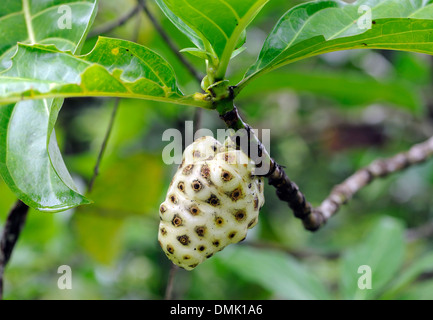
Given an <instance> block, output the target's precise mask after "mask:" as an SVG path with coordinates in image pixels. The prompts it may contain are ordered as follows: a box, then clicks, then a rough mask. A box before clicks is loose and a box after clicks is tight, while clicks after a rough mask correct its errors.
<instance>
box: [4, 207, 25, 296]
mask: <svg viewBox="0 0 433 320" xmlns="http://www.w3.org/2000/svg"><path fill="white" fill-rule="evenodd" d="M28 211H29V207H28V206H27V205H26V204H24V203H23V202H21V201H20V200H18V201H17V202H16V203H15V205H14V207H13V208H12V210H11V211H10V212H9V215H8V217H7V220H6V223H5V226H4V229H3V234H2V237H1V240H0V300H1V299H3V277H4V272H5V268H6V265H7V264H8V262H9V260H10V258H11V255H12V251H13V249H14V248H15V244H16V243H17V241H18V238H19V236H20V234H21V230H22V229H23V227H24V225H25V223H26V219H27V214H28Z"/></svg>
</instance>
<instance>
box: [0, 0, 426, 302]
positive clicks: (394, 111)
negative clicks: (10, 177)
mask: <svg viewBox="0 0 433 320" xmlns="http://www.w3.org/2000/svg"><path fill="white" fill-rule="evenodd" d="M148 2H149V9H150V11H151V12H152V13H153V15H154V16H155V17H156V18H157V20H158V21H159V22H160V23H161V24H162V25H163V27H164V29H165V30H166V32H167V33H168V34H169V35H170V36H171V37H172V39H173V40H174V42H175V43H176V44H177V45H178V46H179V48H185V47H191V46H192V44H191V43H189V41H188V39H187V38H186V37H185V36H183V35H182V34H181V33H180V32H179V31H178V30H177V29H176V28H175V27H174V26H173V25H171V23H170V22H169V21H168V20H167V19H166V18H165V16H164V15H163V14H162V13H161V11H160V10H159V8H158V7H157V6H156V5H155V4H154V2H153V1H148ZM300 2H302V1H289V0H272V1H270V3H268V5H267V6H266V7H265V8H264V9H263V11H262V12H261V13H260V14H259V15H258V17H257V18H256V19H255V21H254V22H253V24H252V25H251V26H250V27H249V29H248V34H247V42H246V47H247V50H246V51H245V52H244V53H242V54H241V55H239V56H238V57H236V58H235V59H234V60H233V61H232V63H231V66H230V70H229V78H230V79H231V81H232V84H236V83H237V82H238V81H239V80H240V79H241V78H242V76H243V73H244V72H245V71H246V69H247V68H248V66H250V65H251V64H252V63H254V61H255V59H256V57H257V55H258V53H259V51H260V49H261V46H262V44H263V42H264V40H265V38H266V34H267V33H268V32H269V31H270V30H271V29H272V28H273V26H274V25H275V23H276V22H277V21H278V19H279V18H280V17H281V15H282V13H283V12H285V11H287V10H288V9H290V8H291V7H292V6H293V5H295V4H296V3H300ZM135 5H136V2H135V0H123V1H116V0H101V2H100V10H99V14H98V16H97V18H96V22H95V25H94V30H100V29H98V28H101V27H102V28H104V27H105V26H107V23H109V22H111V21H113V20H116V19H118V18H119V16H123V15H125V14H127V13H128V12H130V11H131V10H132V9H133V8H134V7H135ZM104 35H106V36H110V37H117V38H122V39H128V40H134V39H138V42H139V43H140V44H143V45H145V46H147V47H149V48H152V49H153V50H155V51H157V52H158V53H159V54H161V55H162V56H163V57H165V58H166V59H167V60H168V61H169V62H170V64H171V65H172V66H173V67H174V69H175V72H176V74H177V77H178V82H179V84H180V87H181V88H182V90H183V91H184V92H185V93H194V92H198V91H200V87H199V85H198V84H197V82H196V80H195V79H194V78H193V77H192V76H191V75H190V74H189V72H188V71H187V69H186V68H185V67H184V66H183V65H182V64H181V63H180V62H179V61H178V59H177V58H176V56H175V55H174V54H173V52H172V51H171V50H170V48H169V47H168V46H167V44H166V43H165V41H164V40H163V39H162V38H161V36H160V35H159V34H158V32H157V31H156V30H155V28H154V26H153V24H152V23H151V21H150V20H149V19H148V17H147V16H146V14H145V13H143V12H140V13H139V14H137V15H135V16H134V17H133V18H131V19H129V20H128V22H127V23H126V24H124V25H122V26H120V27H118V28H116V29H114V30H112V31H109V32H107V33H104ZM95 42H96V37H89V39H88V41H87V43H86V45H85V48H84V50H83V53H85V52H88V51H90V50H91V48H92V47H93V45H94V44H95ZM185 57H186V58H187V59H188V60H190V61H191V63H193V65H195V66H196V67H197V68H198V69H199V70H200V71H201V72H204V65H203V63H202V62H201V61H200V60H198V59H196V58H194V57H193V56H187V55H186V56H185ZM432 62H433V59H432V57H430V56H426V55H420V54H409V53H403V52H389V51H369V50H354V51H348V52H339V53H332V54H326V55H323V56H320V57H315V58H310V59H308V60H305V61H302V62H298V63H296V64H294V65H292V66H287V67H285V68H283V69H280V70H279V71H276V72H275V73H271V74H269V75H266V76H264V77H262V78H258V79H257V80H256V81H255V82H253V83H251V86H250V87H248V88H247V89H246V90H245V91H244V92H243V93H242V94H241V95H240V96H239V98H238V99H237V101H236V102H237V105H238V107H239V109H240V112H241V113H242V115H243V116H244V118H245V120H246V121H247V122H248V123H249V124H250V125H251V126H253V127H254V128H257V129H260V128H264V129H268V128H270V129H271V135H272V139H271V150H270V152H271V154H272V156H273V157H274V158H275V159H276V160H277V162H279V163H280V164H282V165H284V166H285V167H286V172H287V174H288V175H289V177H290V178H291V179H292V180H293V181H295V182H296V183H297V184H298V185H299V187H300V189H301V190H302V191H303V192H304V194H305V195H306V196H307V199H308V200H309V201H310V202H311V203H313V204H315V205H318V204H320V202H321V201H322V200H323V199H324V198H326V196H327V195H328V194H329V192H330V191H331V189H332V187H333V186H334V185H336V184H338V183H340V182H342V181H343V180H344V179H345V178H347V177H348V176H349V175H351V174H352V173H354V172H355V171H356V170H358V169H360V168H361V167H363V166H365V165H367V164H369V163H370V162H371V161H373V160H374V159H377V158H379V157H387V156H391V155H393V154H395V153H398V152H401V151H405V150H407V149H408V148H409V147H410V146H411V145H413V144H415V143H418V142H422V141H424V140H426V139H428V138H429V137H430V136H432V135H433V92H432V90H431V88H432V80H433V79H432ZM115 103H116V102H115V100H114V99H93V98H92V99H69V100H67V101H66V102H65V105H64V107H63V109H62V111H61V113H60V118H59V120H58V123H57V127H56V130H57V139H58V142H59V145H60V148H61V150H62V152H63V155H64V158H65V162H66V164H67V167H68V168H69V170H70V172H71V173H72V174H73V177H74V179H75V181H76V182H77V185H78V186H79V187H80V188H81V190H82V191H83V192H86V189H87V186H88V184H89V181H90V179H91V177H92V174H93V168H94V165H95V163H96V159H97V156H98V152H99V150H100V147H101V144H102V141H103V138H104V135H105V132H106V130H107V126H108V124H109V121H110V117H111V114H112V110H113V107H114V106H115ZM194 115H195V110H194V109H193V108H190V107H182V106H174V105H168V104H163V103H157V102H146V101H138V100H137V101H136V100H121V101H120V104H119V109H118V112H117V114H116V118H115V122H114V126H113V131H112V133H111V137H110V140H109V143H108V146H107V149H106V152H105V155H104V157H103V160H102V163H101V166H100V174H99V176H98V177H97V179H96V180H95V183H94V187H93V190H92V192H91V193H90V194H89V197H90V198H91V199H92V200H93V201H94V204H92V205H89V206H84V207H80V208H78V209H76V210H70V211H68V212H63V213H56V214H49V213H41V212H36V211H34V210H32V211H31V212H30V214H29V217H28V221H27V225H26V227H25V229H24V231H23V233H22V237H21V238H20V240H19V243H18V246H17V248H16V250H15V251H14V254H13V257H12V260H11V262H10V265H9V266H8V268H7V270H6V275H5V278H6V282H5V298H6V299H162V298H163V297H164V295H165V291H166V287H167V281H168V278H169V272H170V268H171V262H170V261H169V260H168V259H167V258H166V257H165V255H164V253H163V252H162V250H161V249H160V247H159V245H158V242H157V233H158V224H159V216H158V208H159V204H160V203H161V202H162V201H163V200H164V198H165V192H166V190H167V188H168V185H169V183H170V180H171V177H172V175H173V173H174V172H175V171H176V169H177V168H176V166H167V165H165V164H164V163H163V161H162V158H161V153H162V150H163V148H164V147H165V145H166V143H167V142H163V141H162V139H161V137H162V133H163V132H164V131H165V130H166V129H169V128H178V129H179V130H181V131H183V128H184V125H185V121H191V120H193V119H194ZM201 125H202V126H203V127H205V128H209V129H212V130H214V132H216V129H218V128H224V123H223V122H222V121H220V119H219V118H218V115H217V114H216V113H215V112H211V111H204V112H203V114H202V121H201ZM265 192H266V204H265V206H264V208H263V209H262V211H261V213H260V221H259V224H258V225H257V226H256V227H255V228H254V229H253V230H250V232H249V234H248V237H247V240H246V241H244V242H243V243H242V244H239V245H232V246H230V247H228V248H226V249H224V250H223V251H222V252H220V253H218V254H217V255H215V256H214V257H213V258H212V259H210V260H208V261H206V262H205V263H203V264H202V265H200V266H199V267H197V268H196V269H195V270H194V271H192V272H187V271H184V270H178V271H177V272H176V274H175V278H174V282H173V297H174V298H177V299H353V298H355V299H433V252H432V246H433V223H432V221H433V197H432V194H433V161H430V162H427V163H425V164H423V165H421V166H418V167H414V168H411V169H409V170H407V171H405V172H403V173H399V174H395V175H393V176H391V177H388V178H386V179H383V180H380V181H374V182H373V183H372V184H371V185H370V186H369V187H367V188H365V189H363V190H362V191H361V192H360V193H359V194H357V195H356V196H355V198H354V199H353V200H352V201H350V203H349V204H348V205H346V206H345V207H344V208H343V209H342V210H341V211H340V212H339V213H338V215H337V216H335V217H334V218H332V219H331V220H330V221H329V222H328V224H327V225H326V226H325V227H324V228H323V229H322V230H320V231H319V232H317V233H314V234H313V233H310V232H308V231H305V230H304V229H303V227H302V224H301V222H300V221H298V220H297V219H295V218H294V217H293V215H292V213H291V211H290V210H289V208H288V207H287V206H286V205H285V204H284V203H282V202H280V201H278V199H277V197H276V195H275V191H274V189H273V188H272V187H269V186H268V187H267V188H266V190H265ZM15 200H16V199H15V197H14V195H13V194H12V193H11V192H10V191H9V189H8V188H7V187H6V186H5V185H4V183H3V182H2V181H0V227H2V224H3V223H4V221H5V219H6V216H7V213H8V211H9V209H10V208H11V206H12V205H13V203H14V202H15ZM365 264H367V265H370V266H371V268H372V272H373V283H372V285H373V289H372V290H359V289H358V286H357V281H358V278H359V277H360V276H361V275H362V274H359V273H358V267H359V266H361V265H365ZM61 265H69V266H71V268H72V274H73V289H72V290H59V289H58V287H57V280H58V278H59V276H60V275H59V274H57V269H58V267H59V266H61Z"/></svg>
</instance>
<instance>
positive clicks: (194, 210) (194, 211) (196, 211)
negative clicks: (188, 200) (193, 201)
mask: <svg viewBox="0 0 433 320" xmlns="http://www.w3.org/2000/svg"><path fill="white" fill-rule="evenodd" d="M189 212H190V213H191V214H192V215H193V216H197V215H198V214H200V209H199V208H198V207H197V206H196V205H193V206H191V207H190V208H189Z"/></svg>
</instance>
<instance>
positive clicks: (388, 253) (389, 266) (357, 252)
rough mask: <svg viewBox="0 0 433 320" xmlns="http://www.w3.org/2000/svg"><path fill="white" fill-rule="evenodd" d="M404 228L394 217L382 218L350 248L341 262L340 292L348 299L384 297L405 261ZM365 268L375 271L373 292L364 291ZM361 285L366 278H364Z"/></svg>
mask: <svg viewBox="0 0 433 320" xmlns="http://www.w3.org/2000/svg"><path fill="white" fill-rule="evenodd" d="M404 241H405V239H404V228H403V226H402V224H401V223H400V222H399V221H398V220H395V219H392V218H388V217H385V218H382V219H381V220H379V221H378V222H377V223H376V224H375V225H374V227H373V228H372V229H371V230H369V232H368V234H367V236H366V237H365V238H364V239H363V240H362V242H361V243H360V244H359V245H358V246H356V247H354V248H350V249H348V250H347V251H346V252H345V254H344V256H343V258H342V260H341V284H340V291H341V294H342V295H343V298H344V299H372V298H375V297H377V296H378V295H380V294H381V292H382V289H383V288H384V286H385V285H386V284H387V283H388V282H389V281H390V280H392V279H393V277H394V276H395V274H396V272H397V271H398V270H399V269H400V266H401V264H402V262H403V255H404V249H405V242H404ZM361 266H368V267H370V270H371V276H372V278H371V285H372V287H371V289H367V288H364V289H362V288H360V287H359V286H358V282H359V281H360V278H361V277H362V276H363V275H364V274H365V273H364V271H362V270H360V269H359V268H360V267H361ZM361 282H363V281H362V279H361Z"/></svg>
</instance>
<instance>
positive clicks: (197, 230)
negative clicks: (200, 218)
mask: <svg viewBox="0 0 433 320" xmlns="http://www.w3.org/2000/svg"><path fill="white" fill-rule="evenodd" d="M195 233H197V235H198V236H199V237H204V235H205V233H206V227H205V226H198V227H196V228H195Z"/></svg>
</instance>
